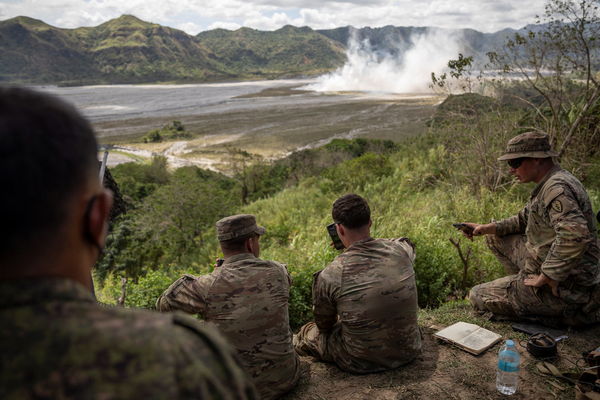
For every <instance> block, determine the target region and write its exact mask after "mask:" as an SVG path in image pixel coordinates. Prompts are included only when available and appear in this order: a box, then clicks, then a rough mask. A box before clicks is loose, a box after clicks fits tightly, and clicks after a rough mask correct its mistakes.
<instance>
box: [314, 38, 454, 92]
mask: <svg viewBox="0 0 600 400" xmlns="http://www.w3.org/2000/svg"><path fill="white" fill-rule="evenodd" d="M348 42H349V43H348V50H347V57H348V61H347V62H346V64H345V65H344V66H343V67H341V68H339V69H338V70H336V71H334V72H333V73H330V74H327V75H323V76H321V77H319V78H317V81H316V82H315V83H313V84H311V85H308V86H307V87H306V88H307V89H309V90H314V91H318V92H339V91H362V92H379V93H424V92H430V89H429V84H430V83H431V73H432V72H435V73H436V74H439V73H441V72H443V71H444V70H445V69H446V68H447V63H448V60H450V59H455V58H456V57H457V55H458V53H459V51H460V46H459V39H458V38H457V37H456V36H455V35H453V34H451V33H450V32H449V31H447V30H444V31H441V30H437V29H428V30H427V31H426V32H425V33H424V34H413V35H412V37H411V40H410V41H409V42H408V43H398V48H397V51H396V52H395V53H396V54H393V53H392V52H391V51H384V52H382V51H375V50H374V49H373V48H372V46H371V43H370V42H369V41H368V39H367V40H364V41H362V42H361V41H359V40H358V38H357V36H356V33H355V32H354V33H353V34H352V35H351V37H350V39H349V41H348Z"/></svg>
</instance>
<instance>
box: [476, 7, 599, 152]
mask: <svg viewBox="0 0 600 400" xmlns="http://www.w3.org/2000/svg"><path fill="white" fill-rule="evenodd" d="M599 3H600V2H599V1H598V0H579V1H572V0H549V1H548V3H547V4H546V6H545V12H544V15H543V16H541V17H538V20H537V21H536V22H537V25H534V26H531V27H529V28H528V29H526V31H525V32H517V33H515V34H514V37H512V38H511V39H509V40H508V41H507V42H506V44H505V46H504V48H503V49H502V50H501V51H499V52H491V53H488V57H489V59H490V62H491V65H492V66H494V67H496V68H498V69H500V70H501V71H503V73H504V74H505V77H507V78H510V77H513V76H514V75H515V74H516V75H517V76H519V77H520V78H521V79H523V80H524V82H525V83H526V84H527V86H529V87H530V88H532V89H533V90H534V91H535V92H536V93H537V94H538V95H539V96H538V97H539V99H531V98H525V97H523V96H519V95H518V94H515V93H514V92H513V95H516V96H517V97H519V98H520V100H522V101H524V102H525V103H527V104H528V105H529V106H530V107H531V108H532V109H533V111H534V112H533V113H532V115H531V117H530V118H529V119H527V120H526V121H525V122H526V125H529V128H531V129H536V130H543V131H545V132H547V133H548V134H549V136H550V139H551V141H552V143H553V145H554V147H555V148H556V149H557V150H558V153H559V155H560V156H564V155H565V152H566V151H567V150H571V151H570V154H571V155H572V156H573V157H577V156H578V154H581V155H586V156H588V155H590V152H592V154H593V153H594V152H597V151H598V148H599V146H600V145H598V143H600V140H598V126H599V124H598V120H599V118H600V113H599V110H598V108H599V107H598V100H599V99H600V83H599V82H598V79H597V76H596V69H597V67H598V65H599V63H598V57H599V56H600V53H599V50H600V48H599V45H600V43H599V39H600V36H599V31H600V14H599V13H598V4H599ZM509 81H510V80H509V79H507V80H504V83H505V84H506V83H507V82H509ZM590 144H591V146H590Z"/></svg>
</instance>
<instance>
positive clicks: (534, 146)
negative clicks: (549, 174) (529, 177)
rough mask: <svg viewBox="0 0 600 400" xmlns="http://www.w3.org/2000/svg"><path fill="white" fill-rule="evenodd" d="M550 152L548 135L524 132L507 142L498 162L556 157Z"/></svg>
mask: <svg viewBox="0 0 600 400" xmlns="http://www.w3.org/2000/svg"><path fill="white" fill-rule="evenodd" d="M557 156H558V154H556V153H555V152H553V151H552V148H551V147H550V140H549V139H548V135H547V134H545V133H542V132H525V133H522V134H520V135H518V136H515V137H514V138H512V139H510V140H509V141H508V144H507V145H506V152H505V153H504V154H503V155H502V156H500V157H499V158H498V161H506V160H511V159H513V158H521V157H529V158H547V157H557Z"/></svg>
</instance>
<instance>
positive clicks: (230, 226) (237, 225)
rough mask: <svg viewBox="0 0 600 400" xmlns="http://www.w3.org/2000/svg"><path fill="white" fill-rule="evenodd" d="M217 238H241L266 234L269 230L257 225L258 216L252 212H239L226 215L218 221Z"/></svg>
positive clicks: (220, 239) (221, 239)
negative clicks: (254, 234) (253, 234)
mask: <svg viewBox="0 0 600 400" xmlns="http://www.w3.org/2000/svg"><path fill="white" fill-rule="evenodd" d="M216 225H217V239H219V241H220V242H223V241H225V240H232V239H241V238H244V237H247V236H250V235H251V234H252V233H256V234H257V235H262V234H264V233H265V232H266V231H267V230H266V229H265V228H263V227H262V226H258V225H256V218H255V217H254V215H252V214H238V215H232V216H230V217H225V218H223V219H220V220H218V221H217V224H216Z"/></svg>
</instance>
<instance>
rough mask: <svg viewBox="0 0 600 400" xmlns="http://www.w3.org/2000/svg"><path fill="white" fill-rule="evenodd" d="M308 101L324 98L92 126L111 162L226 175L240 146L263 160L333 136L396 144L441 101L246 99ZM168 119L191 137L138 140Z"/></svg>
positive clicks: (417, 129) (420, 126)
mask: <svg viewBox="0 0 600 400" xmlns="http://www.w3.org/2000/svg"><path fill="white" fill-rule="evenodd" d="M283 96H286V97H289V96H298V97H299V98H305V97H306V96H313V97H315V96H316V97H319V96H321V97H320V98H322V99H323V100H322V101H320V100H319V99H317V100H319V101H316V100H315V99H311V101H308V102H307V101H298V102H297V103H294V102H289V101H286V102H282V103H281V104H280V105H277V102H276V101H274V102H273V103H271V104H274V105H271V106H269V107H257V108H250V109H235V110H232V111H225V112H217V113H204V114H196V115H177V116H171V117H169V118H163V117H161V118H144V119H132V120H119V121H107V122H106V121H105V122H99V123H97V124H96V125H95V128H96V130H97V131H98V133H99V136H100V140H101V142H102V143H104V144H112V145H115V146H118V148H117V149H116V150H117V151H118V157H113V156H112V155H111V156H110V157H109V165H114V164H116V163H119V162H123V161H124V160H126V158H125V159H124V158H123V157H124V156H125V157H126V156H127V154H128V152H130V153H131V154H132V158H133V159H139V158H140V157H142V158H147V157H150V156H152V155H153V154H162V155H165V156H167V158H168V159H169V163H170V164H171V166H173V167H178V166H183V165H198V166H200V167H204V168H210V169H215V170H226V165H227V163H228V161H229V160H228V158H230V156H229V154H230V151H231V149H241V150H244V151H247V152H249V153H252V154H255V155H259V156H261V157H264V158H265V159H273V158H280V157H284V156H285V155H287V154H289V153H290V152H292V151H295V150H298V149H303V148H311V147H318V146H322V145H324V144H326V143H328V142H329V141H331V140H332V139H334V138H346V139H352V138H359V137H360V138H373V139H387V140H393V141H398V140H400V139H403V138H405V137H408V136H413V135H418V134H420V133H422V132H424V131H425V129H426V128H427V127H426V123H427V121H428V120H429V118H430V117H431V115H432V113H433V111H434V109H435V105H436V104H437V103H439V101H440V99H439V98H438V97H435V96H429V95H416V94H415V95H402V96H400V95H363V94H358V93H342V94H340V93H330V94H324V95H318V94H314V93H313V92H306V91H303V90H298V89H297V88H294V87H288V88H277V89H266V90H264V91H263V92H259V93H256V94H254V95H245V96H244V98H246V99H247V98H252V97H256V98H257V99H259V98H265V97H269V98H272V99H275V100H276V99H277V98H278V97H283ZM172 120H180V121H181V122H182V123H183V125H184V126H185V128H186V131H187V132H189V133H190V134H191V137H190V138H189V139H186V140H181V139H180V140H177V141H171V142H161V143H143V141H142V137H143V136H144V135H145V134H146V133H147V132H148V131H149V130H152V129H157V128H160V127H162V126H164V125H165V124H167V123H169V122H171V121H172Z"/></svg>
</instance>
